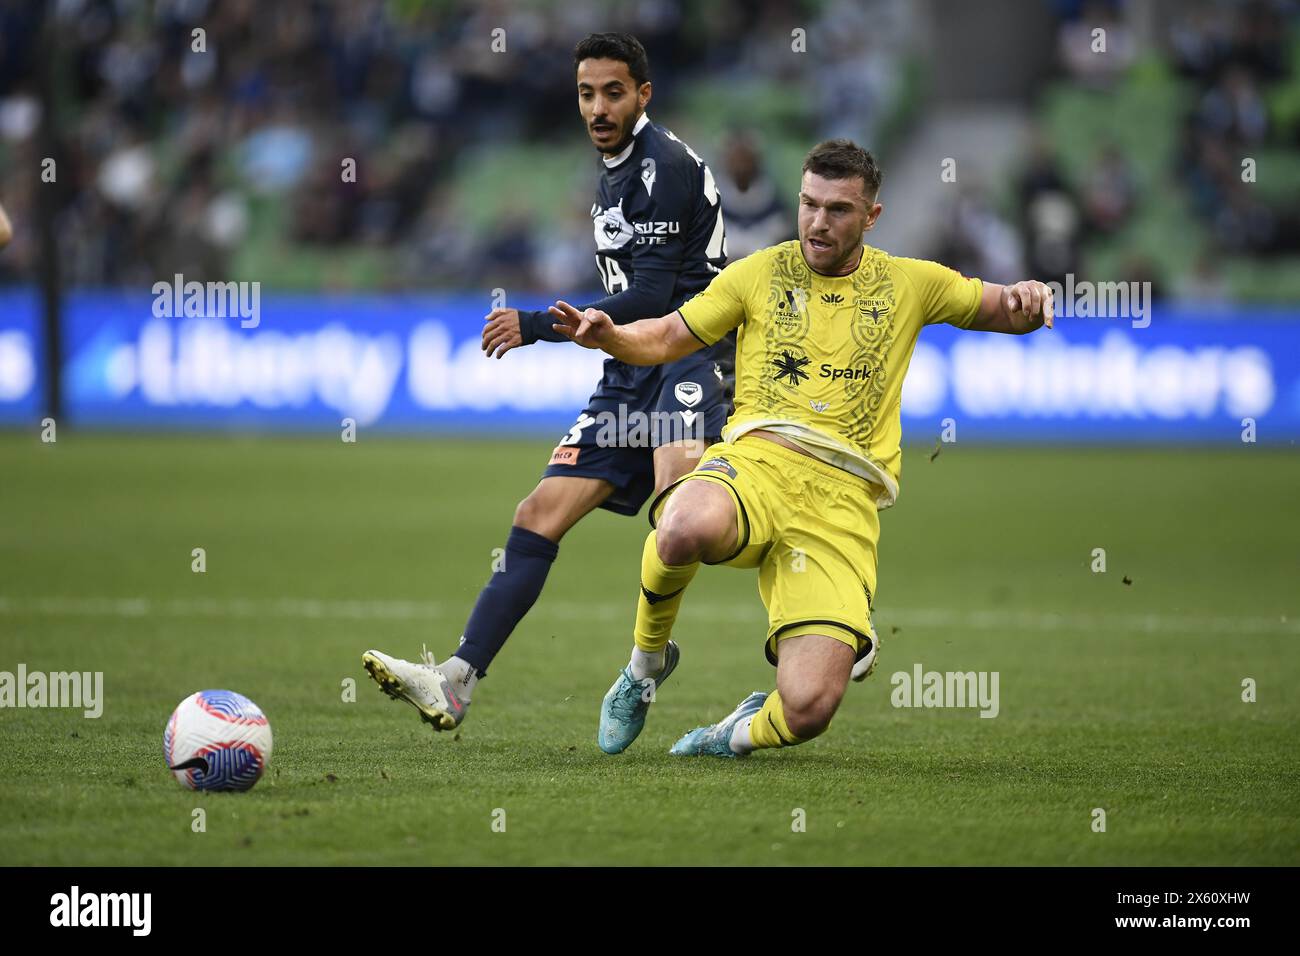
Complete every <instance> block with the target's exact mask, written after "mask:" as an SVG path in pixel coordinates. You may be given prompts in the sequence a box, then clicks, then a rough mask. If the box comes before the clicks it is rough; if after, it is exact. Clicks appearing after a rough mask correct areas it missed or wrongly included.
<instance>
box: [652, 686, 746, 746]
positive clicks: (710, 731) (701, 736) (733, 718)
mask: <svg viewBox="0 0 1300 956" xmlns="http://www.w3.org/2000/svg"><path fill="white" fill-rule="evenodd" d="M765 700H767V694H766V693H765V692H764V691H761V690H756V691H754V693H752V694H750V695H749V696H748V697H746V698H745V699H744V700H742V701H741V702H740V706H739V707H737V708H736V709H735V710H733V711H732V712H731V713H729V714H728V715H727V716H726V717H723V718H722V719H721V720H720V721H718V722H717V723H716V724H710V725H709V726H708V727H696V728H695V729H694V730H692V731H691V732H690V733H689V734H687V735H686V736H685V737H683V738H682V739H681V740H679V741H677V743H675V744H673V749H672V750H670V751H668V752H669V753H670V754H672V755H673V756H675V757H697V756H710V757H739V756H741V755H740V754H738V753H736V752H735V751H734V750H732V749H731V732H732V731H733V730H735V728H736V724H738V723H740V722H741V721H742V720H744V719H745V718H746V717H752V716H754V715H755V714H757V713H758V712H759V711H760V710H762V709H763V702H764V701H765Z"/></svg>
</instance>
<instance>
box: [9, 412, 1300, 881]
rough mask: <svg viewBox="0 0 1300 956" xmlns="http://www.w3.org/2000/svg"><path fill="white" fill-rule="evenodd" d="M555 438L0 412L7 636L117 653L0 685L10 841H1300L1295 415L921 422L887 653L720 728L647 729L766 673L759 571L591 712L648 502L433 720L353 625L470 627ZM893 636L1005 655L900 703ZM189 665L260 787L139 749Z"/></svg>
mask: <svg viewBox="0 0 1300 956" xmlns="http://www.w3.org/2000/svg"><path fill="white" fill-rule="evenodd" d="M548 452H549V444H548V443H546V442H539V441H518V442H468V441H433V440H415V439H411V440H396V439H387V440H385V439H379V438H375V437H372V436H368V435H366V434H364V433H363V434H362V436H361V440H360V441H359V442H358V443H356V444H355V445H349V444H344V443H342V442H340V441H338V440H337V438H335V439H329V438H326V437H321V438H276V439H272V438H261V439H246V438H243V439H241V438H224V437H211V438H190V437H131V436H115V435H94V436H91V435H83V434H78V433H76V432H71V431H68V432H63V431H61V432H60V436H59V441H58V442H57V443H56V444H51V445H46V444H41V443H40V442H39V441H38V440H37V439H36V438H35V437H34V436H29V435H15V434H8V435H4V436H0V670H6V671H11V672H12V671H14V670H16V668H17V665H18V664H19V663H20V662H21V663H25V664H26V666H27V668H28V669H29V671H31V670H44V671H58V670H81V671H87V670H89V671H103V673H104V682H105V705H104V707H105V709H104V714H103V716H102V717H101V718H100V719H98V720H88V719H84V718H82V717H81V716H80V713H79V712H74V711H70V710H52V709H45V710H35V709H12V710H11V709H5V710H0V810H2V811H3V812H0V864H91V865H98V864H363V865H364V864H437V865H479V864H542V863H558V864H602V863H608V864H752V863H757V864H835V865H839V864H921V865H932V864H1034V865H1038V864H1048V865H1050V864H1081V865H1106V864H1118V865H1128V864H1290V865H1295V864H1298V863H1300V823H1298V822H1297V816H1298V811H1300V775H1298V774H1297V740H1300V695H1297V694H1296V692H1295V688H1296V687H1297V685H1298V684H1300V653H1298V651H1297V640H1298V639H1300V588H1298V587H1297V582H1298V581H1300V533H1298V532H1300V512H1298V511H1297V501H1296V489H1297V488H1300V459H1298V458H1297V456H1296V455H1295V452H1294V449H1268V448H1263V447H1258V446H1253V445H1241V444H1239V443H1232V442H1225V445H1224V447H1223V448H1221V449H1216V450H1206V449H1201V450H1195V449H1171V450H1161V451H1151V450H1143V449H1138V448H1129V449H1109V450H1108V449H1074V448H1071V449H1066V448H1053V449H1047V448H1036V449H1028V450H1023V449H1022V450H1015V449H1006V448H989V447H979V446H978V445H976V444H972V443H960V442H959V443H957V444H954V445H949V446H944V452H943V454H941V455H940V456H939V457H938V458H937V459H935V460H933V461H930V460H929V457H928V454H927V453H926V452H927V450H926V449H923V448H920V447H914V448H912V449H910V450H909V452H908V453H907V454H906V455H905V458H906V461H905V467H904V474H903V491H902V496H901V499H900V502H899V504H898V506H897V507H896V508H894V509H893V510H892V511H889V512H886V513H885V514H884V515H883V516H882V541H881V564H880V583H879V588H878V590H879V595H878V601H877V604H878V607H877V612H876V619H875V620H876V625H877V628H878V630H879V631H880V632H881V634H882V636H883V638H884V647H883V652H882V657H881V661H880V665H879V667H878V669H877V672H876V674H875V675H874V676H873V677H872V678H871V679H870V680H869V681H868V682H867V683H866V684H862V685H858V684H854V685H851V686H850V688H849V691H848V693H847V695H846V699H845V702H844V704H843V706H842V707H841V710H840V712H839V714H838V715H837V717H836V719H835V722H834V724H833V726H832V727H831V729H830V731H829V732H828V733H827V734H826V735H825V736H823V737H822V738H820V739H818V740H815V741H812V742H811V743H809V744H806V745H804V746H802V747H799V748H797V749H795V750H791V751H786V752H779V753H772V752H768V753H760V754H757V755H755V756H754V757H752V758H750V759H747V760H739V761H720V760H703V759H695V760H681V759H678V758H671V757H669V756H668V754H667V751H668V748H669V747H670V746H671V744H672V743H673V741H674V740H676V738H677V737H678V736H679V735H680V734H681V733H682V732H684V731H686V730H688V729H690V728H691V727H694V726H696V725H698V724H700V723H703V722H706V721H710V720H713V719H716V718H718V717H719V716H721V715H722V714H724V713H726V712H727V711H728V710H730V709H731V708H732V707H733V706H734V705H735V703H736V702H737V701H738V700H739V699H740V698H741V697H742V696H744V695H745V694H747V693H748V692H750V691H752V690H755V689H764V690H766V689H770V687H771V685H772V682H773V671H772V669H771V668H770V667H769V666H768V665H767V664H766V663H765V661H764V659H763V655H762V651H761V642H762V636H763V617H762V608H761V605H760V604H759V601H758V595H757V587H756V578H755V572H752V571H737V570H732V569H726V568H706V569H704V570H703V571H701V573H700V575H699V576H698V577H697V578H696V580H695V583H694V584H693V585H692V587H691V590H690V592H689V593H688V595H687V598H686V602H685V605H684V610H683V613H682V617H681V619H680V620H679V623H678V627H677V632H676V637H677V640H678V641H679V643H680V644H681V646H682V649H683V656H682V664H681V666H680V667H679V668H678V670H677V673H676V674H675V675H674V677H673V680H672V682H671V683H670V684H668V685H667V686H666V687H665V688H664V689H663V691H662V692H661V693H660V695H659V701H658V703H657V704H656V705H655V707H654V708H653V710H652V711H651V714H650V719H649V722H648V723H647V726H646V730H645V732H644V734H643V735H642V737H641V739H640V740H639V741H637V743H636V744H635V745H634V747H633V748H632V749H631V750H629V751H628V752H627V753H625V754H623V755H621V756H618V757H609V756H606V755H604V754H602V753H601V752H600V751H599V750H598V749H597V748H596V744H595V730H596V718H597V711H598V707H599V702H600V698H601V696H602V695H603V694H604V692H605V690H606V688H607V687H608V686H609V684H610V682H611V681H612V680H613V678H614V676H615V675H616V673H617V672H618V669H619V668H620V667H621V666H622V665H623V664H624V663H625V662H626V658H627V653H628V650H629V647H630V640H631V637H630V635H631V624H632V616H633V613H634V609H635V603H634V601H635V597H636V593H637V565H638V560H639V553H640V547H641V541H642V539H643V537H644V535H645V533H646V530H647V526H646V524H645V519H644V517H643V516H642V517H638V518H636V519H633V520H628V519H625V518H619V517H616V516H613V515H610V514H607V513H604V512H600V513H597V514H596V515H593V516H592V517H591V518H590V519H589V520H588V521H586V522H585V523H583V524H582V525H580V526H579V527H578V528H577V529H576V530H575V531H574V532H573V533H571V534H570V536H569V537H568V538H567V539H566V540H565V541H564V542H563V544H562V546H561V550H560V558H559V560H558V562H557V564H556V566H555V568H554V569H553V571H552V573H551V577H550V581H549V583H548V587H547V590H546V592H545V593H544V594H543V596H542V599H541V601H540V602H539V604H538V605H537V607H536V608H535V609H534V612H533V613H532V614H531V615H530V616H529V617H528V618H526V619H525V621H524V623H523V625H522V627H521V628H520V630H519V631H518V632H516V634H515V636H514V638H513V639H512V641H511V643H510V644H509V645H508V646H507V648H506V650H505V652H504V653H503V654H502V656H501V657H500V658H499V659H498V661H497V663H496V664H495V665H494V667H493V669H492V672H491V674H490V676H489V677H488V678H487V679H486V680H485V681H483V682H482V683H481V684H480V685H479V689H478V691H477V693H476V695H475V699H474V705H473V708H472V710H471V712H470V716H469V719H468V721H467V722H466V724H465V725H464V727H463V728H462V729H461V731H460V732H459V734H458V735H455V736H453V735H452V734H434V733H433V732H432V731H431V730H430V729H429V728H428V727H426V726H425V725H423V724H422V723H420V722H419V720H418V719H417V717H416V715H415V713H414V711H413V710H411V709H410V708H409V707H407V706H405V705H402V704H397V703H393V702H391V701H389V700H388V699H387V698H385V697H384V696H383V695H382V694H381V693H380V692H379V690H378V688H376V687H375V686H374V685H373V684H371V683H370V681H369V680H368V679H367V678H366V675H365V673H364V671H363V670H362V668H361V662H360V655H361V652H362V651H363V650H365V649H366V648H368V647H372V646H374V647H379V648H381V649H384V650H387V651H389V652H391V653H396V654H398V655H400V656H406V657H415V656H416V655H417V654H418V652H419V650H420V646H421V644H422V643H425V642H427V643H428V645H429V647H430V649H431V650H433V651H434V652H435V653H436V654H437V655H438V657H439V658H441V657H443V656H444V655H446V654H448V653H449V652H450V650H451V649H452V648H453V647H454V646H455V643H456V640H457V638H458V636H459V634H460V629H461V627H462V625H463V623H464V619H465V616H466V614H467V612H468V610H469V607H470V606H471V603H472V601H473V600H474V597H475V595H476V594H477V591H478V589H479V587H480V586H481V585H482V584H483V582H484V581H485V580H486V578H487V576H488V574H489V572H490V565H491V561H492V549H493V548H496V547H498V546H500V545H501V544H502V542H503V541H504V536H505V532H506V530H507V528H508V527H509V524H510V518H511V514H512V510H513V508H514V504H515V502H516V501H517V500H518V499H519V498H520V497H522V496H523V495H524V494H526V493H527V492H528V490H529V489H530V488H531V487H532V485H533V483H534V481H535V480H536V477H537V475H538V473H539V472H540V469H541V468H542V466H543V464H544V462H545V460H546V456H547V453H548ZM197 547H202V548H204V549H205V550H206V555H207V570H206V573H203V574H196V573H193V572H192V571H191V551H192V549H194V548H197ZM1094 548H1104V549H1105V551H1106V564H1107V570H1106V572H1105V573H1093V571H1092V570H1091V567H1090V566H1091V564H1092V553H1093V549H1094ZM1125 578H1128V580H1129V581H1131V583H1129V584H1126V583H1125V581H1124V579H1125ZM916 663H921V664H922V665H923V666H924V667H925V669H927V670H939V671H948V670H954V671H967V670H975V671H981V670H983V671H997V672H998V673H999V675H1000V685H999V687H1000V713H999V714H998V716H997V717H996V718H995V719H982V718H980V717H979V716H978V714H977V712H976V711H975V710H970V709H967V710H957V709H947V710H939V709H929V710H926V709H903V708H895V707H892V706H891V703H890V691H891V686H890V676H891V674H893V673H894V672H895V671H908V672H910V671H911V670H912V668H913V665H914V664H916ZM1246 678H1252V679H1253V680H1254V681H1255V682H1256V684H1257V700H1256V701H1255V702H1254V703H1248V702H1243V700H1242V693H1243V691H1242V682H1243V680H1244V679H1246ZM349 679H350V680H352V681H355V700H354V701H348V700H346V699H345V697H346V696H347V694H346V685H345V682H346V681H347V680H349ZM212 687H224V688H231V689H234V690H238V691H240V692H242V693H244V694H247V695H248V696H250V697H252V698H253V699H254V700H255V701H257V703H258V704H260V705H261V706H262V708H263V709H264V710H265V711H266V713H267V715H268V716H269V717H270V720H271V724H272V727H273V729H274V733H275V754H274V758H273V760H272V765H271V768H270V770H269V771H268V773H267V776H266V777H265V778H264V779H263V780H262V781H261V783H259V784H258V786H257V787H256V789H254V790H253V791H252V792H251V793H248V794H233V795H224V794H215V795H203V794H195V793H191V792H188V791H184V790H182V789H181V788H180V787H179V786H177V784H176V783H175V782H174V781H173V780H172V779H171V777H170V775H169V774H168V773H167V771H166V770H165V769H164V766H163V760H162V753H161V749H162V743H161V740H162V730H163V724H164V722H165V720H166V718H167V716H168V715H169V714H170V712H171V710H172V708H173V707H174V706H175V705H176V703H177V702H178V701H179V700H180V699H181V698H182V697H184V696H186V695H187V694H190V693H191V692H193V691H195V690H199V689H202V688H212ZM198 807H202V808H203V809H204V810H205V811H206V832H201V833H196V832H193V829H192V826H191V824H192V820H193V816H192V810H194V809H195V808H198ZM1094 808H1102V809H1104V810H1105V811H1106V829H1105V832H1094V829H1093V820H1094V816H1093V810H1094ZM797 809H801V810H803V811H804V817H805V820H806V826H805V829H804V832H795V829H794V827H793V826H792V824H794V823H795V822H796V819H797V816H798V815H797V814H796V812H795V811H796V810H797ZM498 810H501V811H504V817H503V816H502V814H500V813H496V811H498ZM494 820H496V821H498V827H497V828H495V829H494V827H493V822H494ZM502 820H504V824H505V826H504V832H498V831H499V830H500V825H499V821H502Z"/></svg>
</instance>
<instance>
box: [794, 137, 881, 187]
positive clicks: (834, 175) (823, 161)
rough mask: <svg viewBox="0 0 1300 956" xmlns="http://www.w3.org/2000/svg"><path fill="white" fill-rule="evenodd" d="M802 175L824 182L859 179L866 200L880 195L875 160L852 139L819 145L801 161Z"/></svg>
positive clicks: (830, 140) (878, 174)
mask: <svg viewBox="0 0 1300 956" xmlns="http://www.w3.org/2000/svg"><path fill="white" fill-rule="evenodd" d="M803 171H804V172H805V173H812V174H813V175H815V176H821V177H823V178H824V179H850V178H852V177H854V176H857V177H860V178H861V179H862V182H863V184H864V188H865V191H866V194H867V199H868V200H872V199H874V198H875V197H876V196H877V195H878V194H879V193H880V180H881V172H880V167H879V166H877V165H876V158H875V157H874V156H872V155H871V153H870V151H869V150H865V149H863V148H862V147H861V146H859V145H858V144H857V143H855V142H853V140H851V139H828V140H826V141H825V142H822V143H818V144H817V145H816V146H814V147H813V148H812V150H810V151H809V153H808V155H807V156H805V157H804V161H803Z"/></svg>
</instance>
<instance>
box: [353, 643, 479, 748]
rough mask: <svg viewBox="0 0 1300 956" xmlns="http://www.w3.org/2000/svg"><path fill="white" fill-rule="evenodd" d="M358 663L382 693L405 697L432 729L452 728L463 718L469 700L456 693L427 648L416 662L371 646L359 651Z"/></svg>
mask: <svg viewBox="0 0 1300 956" xmlns="http://www.w3.org/2000/svg"><path fill="white" fill-rule="evenodd" d="M361 663H362V664H364V665H365V668H366V672H367V673H369V674H370V676H371V677H372V678H373V679H374V681H375V683H377V684H378V685H379V687H380V689H381V690H382V691H383V692H384V693H385V694H387V695H388V696H389V697H391V698H393V700H404V701H406V702H407V703H408V704H410V705H411V706H412V707H414V708H415V709H416V710H418V711H419V712H420V718H421V719H422V720H423V721H424V722H425V723H427V724H429V725H431V726H432V727H433V729H434V730H452V729H454V728H455V727H458V726H459V725H460V722H461V721H462V720H464V719H465V712H466V711H467V710H469V701H467V700H461V699H460V698H459V697H457V696H456V693H455V691H454V690H452V686H451V680H450V679H448V677H447V675H446V674H444V673H443V672H442V671H441V670H439V669H438V667H437V665H436V664H435V663H434V660H433V655H432V654H430V653H429V651H428V649H427V648H426V649H425V651H424V661H423V663H419V664H416V663H413V662H411V661H404V660H402V659H401V658H399V657H389V656H388V655H387V654H385V653H383V652H382V651H374V650H370V651H366V652H365V653H364V654H362V655H361Z"/></svg>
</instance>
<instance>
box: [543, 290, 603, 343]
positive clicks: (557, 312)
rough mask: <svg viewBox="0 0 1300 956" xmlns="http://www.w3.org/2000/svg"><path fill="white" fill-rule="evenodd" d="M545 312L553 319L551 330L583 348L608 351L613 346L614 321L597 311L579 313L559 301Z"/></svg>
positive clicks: (590, 310) (589, 310)
mask: <svg viewBox="0 0 1300 956" xmlns="http://www.w3.org/2000/svg"><path fill="white" fill-rule="evenodd" d="M547 311H548V312H550V313H551V315H552V316H553V317H554V318H555V324H554V325H553V326H551V328H553V329H555V331H557V332H559V333H560V334H561V335H563V336H565V337H566V338H568V339H571V340H572V341H574V342H577V343H578V344H579V345H581V346H582V347H583V348H587V349H603V350H608V347H609V346H611V345H613V344H614V338H615V336H616V335H617V334H618V329H617V328H616V327H615V326H614V320H613V319H611V318H610V317H609V316H608V315H606V314H605V313H604V312H601V311H600V310H599V309H587V310H586V311H585V312H579V311H578V310H577V309H575V308H574V307H573V306H571V305H569V303H567V302H564V301H559V302H556V303H555V305H553V306H551V307H550V308H549V309H548V310H547Z"/></svg>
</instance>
